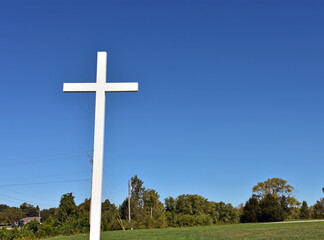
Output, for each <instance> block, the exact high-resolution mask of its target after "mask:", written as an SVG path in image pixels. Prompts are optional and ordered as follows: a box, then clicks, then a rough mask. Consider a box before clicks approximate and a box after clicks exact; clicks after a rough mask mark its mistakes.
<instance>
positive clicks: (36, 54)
mask: <svg viewBox="0 0 324 240" xmlns="http://www.w3.org/2000/svg"><path fill="white" fill-rule="evenodd" d="M323 12H324V3H323V1H306V0H305V1H296V0H294V1H252V0H251V1H140V0H139V1H103V2H95V1H88V2H81V1H28V2H27V1H1V4H0V79H1V94H0V109H1V117H0V146H1V156H0V164H1V175H0V185H1V186H0V202H1V203H6V204H9V205H11V206H18V205H19V204H21V203H22V201H27V202H29V203H32V204H34V205H36V204H39V205H40V207H41V208H48V207H51V206H52V207H54V206H58V203H59V200H60V197H61V195H62V194H64V193H68V192H73V194H74V195H75V197H76V198H75V200H76V202H77V203H78V204H79V203H80V202H82V201H83V200H84V199H85V198H87V197H89V194H90V181H89V180H88V181H79V182H64V183H62V182H61V183H58V181H70V180H71V181H72V180H81V179H90V177H91V172H90V171H91V166H90V164H89V161H88V156H87V152H88V151H89V150H91V149H92V148H93V133H94V100H95V96H94V94H93V93H74V94H73V93H63V91H62V88H63V82H94V81H95V79H96V52H97V51H100V50H105V51H107V52H108V79H107V80H108V81H110V82H118V81H121V82H127V81H128V82H135V81H137V82H139V86H140V91H139V92H138V93H112V94H107V104H106V106H107V110H106V114H107V115H106V138H105V158H104V172H105V175H104V183H103V187H104V191H103V198H104V199H105V198H109V199H110V200H111V201H112V202H114V203H116V204H117V205H118V204H120V203H121V202H122V201H123V200H124V199H125V197H126V196H127V180H128V179H129V178H131V177H132V176H134V175H135V174H138V176H139V177H140V178H141V179H142V180H143V181H144V185H145V186H146V187H148V188H153V189H155V190H157V191H158V193H159V194H160V196H161V200H162V201H164V198H166V197H168V196H173V197H177V196H178V195H180V194H184V193H185V194H200V195H202V196H204V197H206V198H208V199H209V200H211V201H224V202H228V203H232V204H233V205H234V206H235V205H237V204H239V203H244V202H245V201H246V200H248V198H249V197H250V196H251V194H252V187H253V186H254V185H255V184H257V183H258V182H260V181H264V180H266V179H268V178H272V177H280V178H284V179H286V180H288V183H290V184H291V185H292V186H294V187H295V189H296V197H297V199H298V200H299V201H303V200H306V201H307V202H308V204H314V203H315V202H316V200H319V199H320V197H322V196H323V194H322V190H321V189H322V187H324V174H323V169H324V163H323V159H324V148H323V146H324V94H323V92H324V81H323V80H324V67H323V66H324V44H323V43H324V32H323V27H324V15H323ZM44 182H56V183H51V184H49V183H48V184H40V185H37V184H34V185H15V186H4V185H8V184H29V183H44Z"/></svg>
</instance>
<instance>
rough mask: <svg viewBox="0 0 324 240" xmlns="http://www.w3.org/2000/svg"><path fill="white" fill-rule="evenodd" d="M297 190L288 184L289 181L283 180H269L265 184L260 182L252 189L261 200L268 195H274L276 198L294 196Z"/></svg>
mask: <svg viewBox="0 0 324 240" xmlns="http://www.w3.org/2000/svg"><path fill="white" fill-rule="evenodd" d="M294 190H295V189H294V188H293V187H292V186H290V185H289V184H287V180H284V179H281V178H269V179H268V180H266V181H264V182H259V183H258V184H257V185H255V186H254V187H253V189H252V191H253V193H256V196H257V197H259V198H264V197H265V196H267V195H268V194H272V195H273V196H274V197H275V198H279V197H281V196H286V197H289V196H292V194H293V191H294Z"/></svg>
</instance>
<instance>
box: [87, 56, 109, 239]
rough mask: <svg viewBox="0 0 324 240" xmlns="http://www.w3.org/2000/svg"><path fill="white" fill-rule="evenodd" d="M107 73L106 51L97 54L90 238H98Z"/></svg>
mask: <svg viewBox="0 0 324 240" xmlns="http://www.w3.org/2000/svg"><path fill="white" fill-rule="evenodd" d="M106 73H107V53H106V52H102V53H98V56H97V84H98V87H100V86H101V85H102V87H101V89H102V90H101V91H97V92H96V109H95V130H94V147H93V169H92V187H91V202H90V240H99V239H100V225H101V200H102V170H103V155H104V133H105V107H106V93H105V91H104V88H103V86H104V84H105V83H106Z"/></svg>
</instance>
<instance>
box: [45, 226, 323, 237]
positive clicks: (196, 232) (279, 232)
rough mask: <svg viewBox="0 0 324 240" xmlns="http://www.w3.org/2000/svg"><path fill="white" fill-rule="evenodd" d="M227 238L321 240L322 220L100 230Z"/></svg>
mask: <svg viewBox="0 0 324 240" xmlns="http://www.w3.org/2000/svg"><path fill="white" fill-rule="evenodd" d="M88 239H89V236H88V235H74V236H68V237H56V238H50V239H47V240H88ZM126 239H127V240H171V239H172V240H173V239H177V240H184V239H186V240H197V239H199V240H209V239H217V240H225V239H226V240H227V239H240V240H241V239H248V240H252V239H253V240H257V239H258V240H261V239H262V240H265V239H271V240H273V239H285V240H286V239H291V240H301V239H305V240H310V239H321V240H324V222H306V223H271V224H262V223H249V224H231V225H216V226H206V227H190V228H167V229H151V230H133V231H126V232H123V231H112V232H102V233H101V240H126Z"/></svg>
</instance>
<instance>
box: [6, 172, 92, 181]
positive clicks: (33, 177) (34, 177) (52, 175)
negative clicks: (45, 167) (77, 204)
mask: <svg viewBox="0 0 324 240" xmlns="http://www.w3.org/2000/svg"><path fill="white" fill-rule="evenodd" d="M85 172H89V171H88V170H84V171H78V172H69V173H58V174H50V175H42V176H32V177H24V178H22V177H19V179H37V178H47V177H57V176H65V175H73V174H78V173H85ZM14 179H17V177H15V178H6V180H14Z"/></svg>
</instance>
